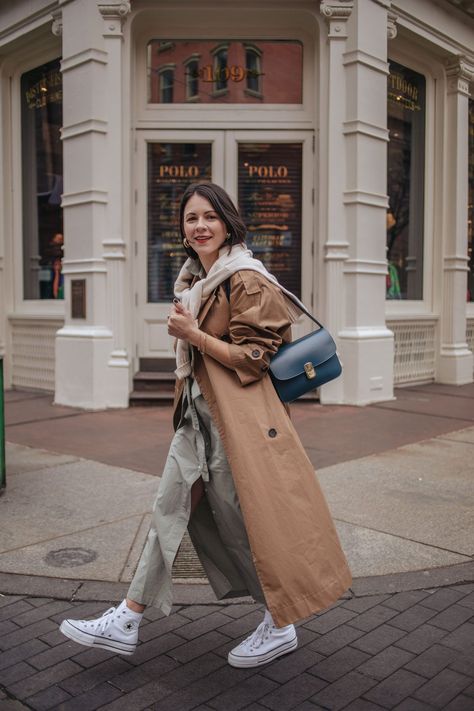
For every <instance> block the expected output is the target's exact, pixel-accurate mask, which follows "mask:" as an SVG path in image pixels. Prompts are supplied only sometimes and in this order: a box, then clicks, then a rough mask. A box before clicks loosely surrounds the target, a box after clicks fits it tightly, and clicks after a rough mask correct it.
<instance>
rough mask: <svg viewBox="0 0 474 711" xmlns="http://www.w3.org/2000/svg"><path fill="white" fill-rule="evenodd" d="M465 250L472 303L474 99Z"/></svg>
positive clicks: (472, 103)
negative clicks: (466, 252)
mask: <svg viewBox="0 0 474 711" xmlns="http://www.w3.org/2000/svg"><path fill="white" fill-rule="evenodd" d="M467 249H468V255H469V263H468V267H469V273H468V275H467V300H468V301H474V99H469V193H468V215H467Z"/></svg>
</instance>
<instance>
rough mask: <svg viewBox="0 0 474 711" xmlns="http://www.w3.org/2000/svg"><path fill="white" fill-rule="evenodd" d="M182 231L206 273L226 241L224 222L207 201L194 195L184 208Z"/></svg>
mask: <svg viewBox="0 0 474 711" xmlns="http://www.w3.org/2000/svg"><path fill="white" fill-rule="evenodd" d="M183 229H184V234H185V235H186V239H187V240H188V242H189V246H190V247H192V249H194V251H195V252H196V254H197V255H198V257H199V260H200V262H201V264H202V266H203V267H204V269H205V270H206V272H208V271H209V269H210V268H211V267H212V265H213V264H214V262H215V261H216V259H217V258H218V256H219V250H220V248H221V247H222V245H223V244H224V242H225V240H226V235H227V228H226V226H225V223H224V221H223V220H222V219H221V218H220V217H219V215H218V214H217V212H216V211H215V210H214V208H213V207H212V205H211V203H210V202H209V200H207V199H206V198H205V197H202V196H201V195H198V194H197V193H194V195H193V196H192V197H190V198H189V200H188V202H187V203H186V205H185V208H184V216H183Z"/></svg>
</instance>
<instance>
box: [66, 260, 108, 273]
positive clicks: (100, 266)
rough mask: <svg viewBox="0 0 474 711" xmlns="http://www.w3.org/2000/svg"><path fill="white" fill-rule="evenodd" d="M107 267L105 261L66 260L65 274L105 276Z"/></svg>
mask: <svg viewBox="0 0 474 711" xmlns="http://www.w3.org/2000/svg"><path fill="white" fill-rule="evenodd" d="M106 272H107V267H106V264H105V261H104V260H103V259H65V260H64V261H63V268H62V273H63V274H105V273H106Z"/></svg>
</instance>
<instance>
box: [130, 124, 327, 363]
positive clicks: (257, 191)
mask: <svg viewBox="0 0 474 711" xmlns="http://www.w3.org/2000/svg"><path fill="white" fill-rule="evenodd" d="M139 136H140V139H139V143H138V148H137V157H138V169H139V170H138V175H139V180H138V185H137V193H136V195H137V198H136V207H137V238H136V241H135V255H136V265H135V266H136V268H135V306H136V319H135V323H136V327H137V331H136V344H137V348H136V355H137V356H138V357H141V358H169V357H170V356H172V354H173V350H172V339H171V338H170V337H169V336H168V333H167V326H166V317H167V315H168V312H169V305H170V302H171V300H172V298H173V284H174V281H175V279H176V276H177V274H178V272H179V269H180V267H181V265H182V264H183V262H184V260H185V257H186V255H185V252H184V250H183V247H182V245H181V236H180V231H179V224H178V220H179V200H180V197H181V195H182V193H183V191H184V189H185V187H186V186H187V185H188V184H189V183H191V182H197V181H200V180H212V181H213V182H216V183H218V184H220V185H222V186H223V187H224V188H225V189H226V190H227V191H228V192H229V194H230V195H231V196H232V198H233V199H234V200H235V201H236V203H237V204H238V205H239V208H240V211H241V214H242V217H243V219H244V222H245V223H246V225H247V230H248V232H247V239H246V241H247V245H248V246H249V247H250V249H251V250H252V251H253V253H254V255H255V256H256V257H258V258H259V259H261V260H262V261H263V262H264V264H265V265H266V267H267V268H268V269H269V270H270V271H271V272H272V273H274V274H275V276H276V277H277V278H278V280H279V281H280V282H281V283H282V284H283V285H284V286H285V287H286V288H288V289H290V291H292V292H293V293H295V294H296V295H297V296H298V297H300V298H301V299H302V300H303V301H304V302H305V304H306V305H307V306H308V308H311V306H312V299H313V275H314V268H313V256H312V255H313V253H315V252H316V250H314V247H313V239H314V229H313V205H312V196H313V194H314V191H313V153H312V150H313V148H312V146H313V132H312V131H230V130H220V131H205V130H204V131H174V132H171V131H146V132H140V133H139ZM304 321H307V319H304V320H303V319H302V321H301V323H298V324H297V325H296V326H295V329H294V337H299V336H300V335H303V333H305V332H307V330H308V324H307V323H304ZM136 365H137V366H138V363H137V364H136Z"/></svg>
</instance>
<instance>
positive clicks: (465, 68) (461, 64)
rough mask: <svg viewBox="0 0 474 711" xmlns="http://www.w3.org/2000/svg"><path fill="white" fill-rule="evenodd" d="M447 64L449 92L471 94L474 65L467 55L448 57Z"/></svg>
mask: <svg viewBox="0 0 474 711" xmlns="http://www.w3.org/2000/svg"><path fill="white" fill-rule="evenodd" d="M445 66H446V76H447V77H448V94H465V95H466V96H469V84H470V83H471V82H472V81H474V65H473V64H471V63H470V62H469V61H468V60H467V59H466V58H465V57H463V56H458V57H455V58H454V59H448V60H447V61H446V64H445Z"/></svg>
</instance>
